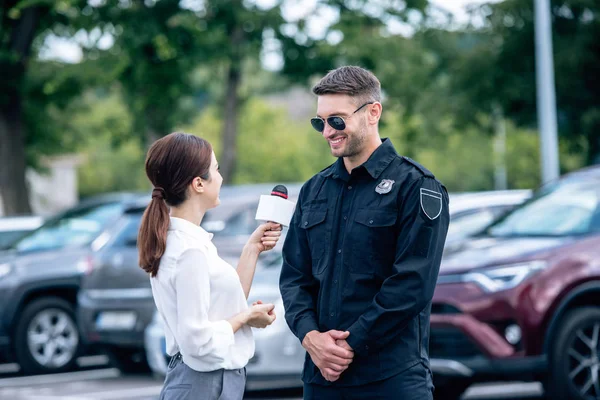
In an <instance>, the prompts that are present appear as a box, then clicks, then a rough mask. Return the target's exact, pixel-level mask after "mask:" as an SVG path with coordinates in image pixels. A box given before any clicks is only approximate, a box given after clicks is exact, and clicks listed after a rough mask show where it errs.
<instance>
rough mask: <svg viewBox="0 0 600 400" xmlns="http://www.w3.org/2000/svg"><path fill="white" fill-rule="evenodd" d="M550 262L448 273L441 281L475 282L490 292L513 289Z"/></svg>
mask: <svg viewBox="0 0 600 400" xmlns="http://www.w3.org/2000/svg"><path fill="white" fill-rule="evenodd" d="M547 264H548V263H547V262H546V261H542V260H535V261H529V262H524V263H519V264H511V265H502V266H498V267H494V268H489V269H485V270H479V271H474V272H468V273H466V274H462V275H455V276H452V275H446V276H444V277H443V279H441V282H440V283H444V282H445V281H446V283H450V282H456V281H459V282H473V283H475V284H477V285H479V286H480V287H481V288H482V289H483V290H485V291H486V292H488V293H494V292H499V291H502V290H508V289H512V288H514V287H516V286H518V285H519V284H521V282H523V281H524V280H525V279H527V278H529V277H530V276H531V275H533V274H535V273H536V272H538V271H540V270H542V269H544V268H545V267H546V265H547Z"/></svg>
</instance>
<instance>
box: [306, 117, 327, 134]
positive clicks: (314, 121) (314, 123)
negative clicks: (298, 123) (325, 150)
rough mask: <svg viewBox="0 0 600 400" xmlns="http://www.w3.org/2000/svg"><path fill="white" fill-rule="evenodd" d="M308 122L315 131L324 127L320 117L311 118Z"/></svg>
mask: <svg viewBox="0 0 600 400" xmlns="http://www.w3.org/2000/svg"><path fill="white" fill-rule="evenodd" d="M310 124H311V125H312V127H313V128H315V131H317V132H323V129H325V121H323V120H322V119H321V118H311V119H310Z"/></svg>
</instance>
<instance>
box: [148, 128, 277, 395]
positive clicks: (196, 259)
mask: <svg viewBox="0 0 600 400" xmlns="http://www.w3.org/2000/svg"><path fill="white" fill-rule="evenodd" d="M146 175H147V176H148V179H150V181H151V182H152V184H153V185H154V190H153V191H152V201H151V203H150V205H149V206H148V208H147V209H146V211H145V213H144V216H143V219H142V224H141V227H140V233H139V241H138V243H139V255H140V266H141V267H142V268H143V269H144V271H146V272H147V273H148V274H149V275H150V277H151V278H150V282H151V284H152V294H153V296H154V301H155V303H156V307H157V308H158V311H159V313H160V315H161V316H162V317H163V319H164V321H165V338H166V342H167V353H168V354H169V355H171V356H172V358H171V362H170V363H169V368H168V371H167V376H166V378H165V385H164V387H163V389H162V392H161V395H160V399H161V400H162V399H165V400H171V399H223V400H229V399H241V398H242V397H243V394H244V386H245V382H246V372H245V365H246V364H247V363H248V360H249V359H250V358H251V357H252V356H253V354H254V341H253V337H252V330H251V328H250V327H256V328H264V327H266V326H268V325H270V324H271V323H272V322H273V321H274V320H275V314H274V312H273V308H274V305H273V304H262V303H260V302H257V303H255V304H253V305H252V306H251V307H248V304H247V298H248V293H249V292H250V286H251V284H252V279H253V278H254V270H255V268H256V262H257V260H258V256H259V254H260V253H261V252H263V251H267V250H271V249H272V248H273V247H274V246H275V244H276V243H277V241H278V239H279V237H280V235H281V226H280V225H278V224H272V223H266V224H263V225H261V226H259V227H258V228H257V229H256V231H254V233H253V234H252V236H251V237H250V239H249V240H248V242H247V244H246V245H245V247H244V250H243V252H242V255H241V258H240V261H239V264H238V267H237V271H236V270H235V269H233V268H232V267H231V266H230V265H229V264H227V263H226V262H225V261H223V260H222V259H221V258H220V257H219V256H218V254H217V249H216V248H215V246H214V245H213V244H212V242H211V238H212V235H211V234H209V233H208V232H206V231H205V230H204V229H202V228H201V227H200V223H201V222H202V218H203V217H204V214H205V213H206V211H207V210H209V209H211V208H214V207H216V206H217V205H218V204H219V190H220V188H221V184H222V182H223V178H222V177H221V174H220V173H219V167H218V165H217V160H216V158H215V155H214V153H213V151H212V147H211V145H210V144H209V143H208V142H207V141H205V140H203V139H201V138H199V137H196V136H193V135H189V134H184V133H172V134H170V135H168V136H165V137H164V138H162V139H159V140H157V141H156V142H155V143H154V144H153V145H152V146H151V147H150V149H149V151H148V156H147V158H146ZM167 205H168V206H170V215H169V209H168V208H167Z"/></svg>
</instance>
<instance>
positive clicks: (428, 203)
mask: <svg viewBox="0 0 600 400" xmlns="http://www.w3.org/2000/svg"><path fill="white" fill-rule="evenodd" d="M421 209H422V210H423V212H424V213H425V215H427V217H428V218H429V219H431V220H434V219H436V218H437V217H439V216H440V214H441V213H442V194H441V193H440V192H435V191H433V190H429V189H423V188H421Z"/></svg>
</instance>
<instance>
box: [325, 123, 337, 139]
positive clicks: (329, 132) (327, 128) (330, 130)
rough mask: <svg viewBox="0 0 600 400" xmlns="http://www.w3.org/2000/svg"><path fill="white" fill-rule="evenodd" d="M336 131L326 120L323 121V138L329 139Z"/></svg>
mask: <svg viewBox="0 0 600 400" xmlns="http://www.w3.org/2000/svg"><path fill="white" fill-rule="evenodd" d="M336 132H337V131H336V130H335V129H333V128H332V127H331V126H330V125H329V123H328V122H327V121H325V128H324V129H323V137H324V138H325V139H329V138H330V137H332V136H333V135H335V133H336Z"/></svg>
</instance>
